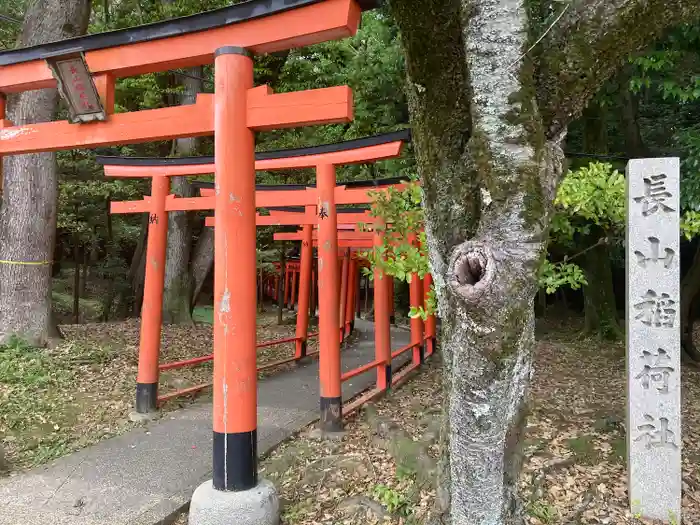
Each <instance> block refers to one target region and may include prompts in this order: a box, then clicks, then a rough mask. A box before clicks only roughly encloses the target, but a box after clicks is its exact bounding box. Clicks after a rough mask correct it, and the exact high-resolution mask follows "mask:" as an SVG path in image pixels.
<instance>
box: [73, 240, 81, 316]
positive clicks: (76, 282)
mask: <svg viewBox="0 0 700 525" xmlns="http://www.w3.org/2000/svg"><path fill="white" fill-rule="evenodd" d="M73 260H74V261H75V267H74V268H75V271H74V272H73V324H80V243H79V241H78V236H77V235H74V236H73Z"/></svg>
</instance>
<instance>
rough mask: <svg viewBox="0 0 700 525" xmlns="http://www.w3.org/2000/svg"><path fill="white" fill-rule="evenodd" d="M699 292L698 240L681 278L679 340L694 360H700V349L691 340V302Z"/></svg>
mask: <svg viewBox="0 0 700 525" xmlns="http://www.w3.org/2000/svg"><path fill="white" fill-rule="evenodd" d="M698 294H700V242H698V244H697V248H696V250H695V256H694V257H693V264H692V266H691V267H690V269H689V270H688V273H686V274H685V276H684V277H683V279H682V280H681V312H680V314H681V337H682V339H681V342H682V344H683V351H684V352H685V353H686V354H687V355H688V357H690V358H691V359H693V360H694V361H700V350H698V349H697V348H696V346H695V341H694V340H693V325H694V321H695V319H694V318H693V316H692V313H693V304H694V303H695V301H696V300H697V298H698Z"/></svg>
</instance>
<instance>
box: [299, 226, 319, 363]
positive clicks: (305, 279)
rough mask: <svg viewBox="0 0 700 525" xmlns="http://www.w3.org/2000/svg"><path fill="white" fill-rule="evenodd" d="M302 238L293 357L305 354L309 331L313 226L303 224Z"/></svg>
mask: <svg viewBox="0 0 700 525" xmlns="http://www.w3.org/2000/svg"><path fill="white" fill-rule="evenodd" d="M303 236H304V239H303V240H302V241H301V253H300V259H301V261H300V265H299V266H300V271H299V308H298V309H297V329H296V337H297V338H298V339H297V342H296V351H295V353H294V357H296V358H297V359H301V358H302V357H304V356H305V355H306V346H307V336H308V333H309V303H310V299H311V297H310V296H311V265H312V263H313V261H312V259H313V255H314V254H313V228H312V226H311V224H305V225H304V228H303Z"/></svg>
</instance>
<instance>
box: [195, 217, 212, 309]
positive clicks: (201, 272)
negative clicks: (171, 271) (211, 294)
mask: <svg viewBox="0 0 700 525" xmlns="http://www.w3.org/2000/svg"><path fill="white" fill-rule="evenodd" d="M213 267H214V228H206V227H205V228H204V229H203V230H202V232H201V233H200V234H199V238H198V239H197V244H196V245H195V247H194V254H193V255H192V264H191V265H190V279H191V280H192V283H193V284H192V300H191V301H190V304H191V307H192V308H194V306H195V305H196V304H197V299H198V298H199V294H200V293H201V292H202V286H204V281H206V279H207V276H208V275H209V272H210V271H211V269H212V268H213Z"/></svg>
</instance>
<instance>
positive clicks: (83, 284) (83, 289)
mask: <svg viewBox="0 0 700 525" xmlns="http://www.w3.org/2000/svg"><path fill="white" fill-rule="evenodd" d="M89 270H90V256H89V252H88V250H87V249H84V250H83V275H82V277H81V278H80V297H82V298H83V299H85V298H86V297H87V281H88V273H89Z"/></svg>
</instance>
